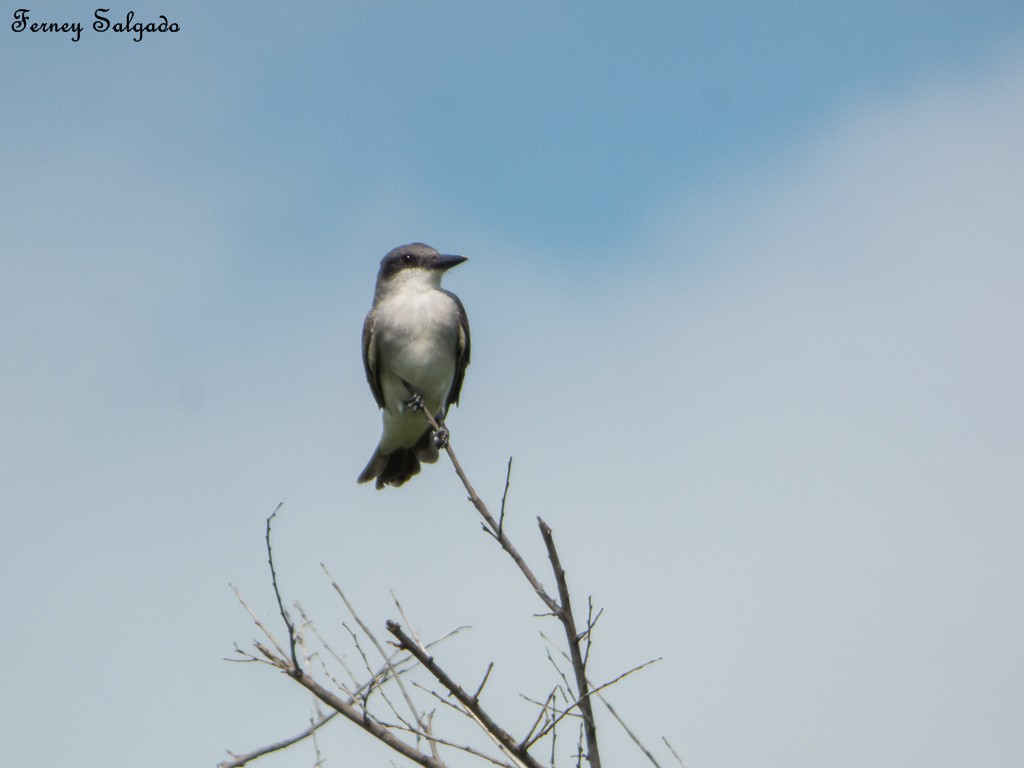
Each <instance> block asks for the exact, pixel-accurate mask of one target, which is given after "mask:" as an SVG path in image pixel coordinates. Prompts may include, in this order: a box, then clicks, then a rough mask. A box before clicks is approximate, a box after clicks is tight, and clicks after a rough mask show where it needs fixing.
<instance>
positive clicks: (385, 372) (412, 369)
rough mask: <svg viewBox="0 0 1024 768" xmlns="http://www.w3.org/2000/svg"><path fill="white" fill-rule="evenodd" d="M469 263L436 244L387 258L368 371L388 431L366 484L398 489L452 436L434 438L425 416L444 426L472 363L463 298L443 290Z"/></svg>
mask: <svg viewBox="0 0 1024 768" xmlns="http://www.w3.org/2000/svg"><path fill="white" fill-rule="evenodd" d="M464 261H466V257H465V256H445V255H443V254H440V253H438V252H437V251H436V250H434V249H433V248H431V247H430V246H429V245H424V244H423V243H412V244H410V245H400V246H398V247H397V248H394V249H393V250H391V251H389V252H388V254H387V255H386V256H385V257H384V258H383V259H381V262H380V271H379V272H378V273H377V287H376V289H375V290H374V293H373V307H371V309H370V312H369V314H367V316H366V322H365V323H363V366H364V367H365V368H366V380H367V381H368V382H369V383H370V391H371V392H373V396H374V398H375V399H376V400H377V405H378V406H379V407H380V408H381V409H383V414H382V417H383V421H384V431H383V433H382V434H381V437H380V443H379V444H378V445H377V448H376V449H375V450H374V452H373V456H372V457H371V458H370V461H369V463H368V464H367V465H366V469H364V470H363V471H362V472H361V473H360V475H359V482H360V483H366V482H369V481H370V480H373V479H376V480H377V489H378V490H379V489H381V488H383V487H384V486H385V485H394V486H398V485H401V484H402V483H404V482H406V481H407V480H408V479H409V478H411V477H412V476H413V475H415V474H417V473H419V471H420V462H427V463H432V462H435V461H437V457H438V448H439V445H443V444H444V443H443V441H444V440H445V439H446V438H447V434H446V433H445V432H444V430H443V429H442V435H437V436H435V435H434V434H432V430H431V429H430V426H429V425H428V424H427V422H426V419H424V417H423V414H422V413H419V408H421V407H422V408H426V409H427V410H428V412H429V413H431V414H433V415H434V417H435V418H436V419H437V422H438V424H439V425H440V426H442V428H443V426H444V424H443V420H444V417H445V416H446V415H447V413H448V407H449V406H450V405H451V404H452V403H456V404H458V402H459V392H460V390H461V389H462V379H463V377H464V376H465V373H466V366H467V365H469V320H468V319H467V317H466V310H465V308H464V307H463V306H462V302H461V301H459V297H458V296H456V295H455V294H454V293H451V292H450V291H446V290H444V289H443V288H442V287H441V276H442V275H443V274H444V273H445V271H447V270H449V269H451V268H452V267H454V266H456V265H457V264H461V263H462V262H464Z"/></svg>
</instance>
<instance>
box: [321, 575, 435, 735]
mask: <svg viewBox="0 0 1024 768" xmlns="http://www.w3.org/2000/svg"><path fill="white" fill-rule="evenodd" d="M320 567H321V568H323V571H324V573H325V574H327V578H328V579H330V580H331V586H332V587H334V591H335V592H337V593H338V595H339V596H340V597H341V599H342V601H343V602H344V603H345V607H346V608H348V612H349V613H350V614H352V618H354V619H355V620H356V623H358V624H359V628H360V629H362V630H363V632H364V633H365V634H366V636H367V637H368V638H370V642H372V643H373V645H374V647H375V648H376V649H377V652H378V653H379V654H380V655H381V658H382V659H384V663H385V664H387V665H388V668H389V669H390V670H391V675H392V677H394V678H395V682H396V683H397V684H398V689H399V690H400V691H401V692H402V696H403V697H404V698H405V703H406V705H407V706H408V707H409V711H410V712H412V717H413V719H414V720H415V721H416V724H417V725H418V726H419V730H421V731H422V730H424V727H423V721H422V720H421V719H420V712H419V710H418V709H416V705H414V704H413V703H412V697H411V696H409V692H408V691H407V690H406V689H405V684H404V683H403V682H402V678H400V677H399V676H398V675H397V674H396V673H395V670H394V668H393V667H392V666H391V657H390V655H389V654H388V653H387V652H386V651H385V650H384V646H382V645H381V644H380V641H379V640H377V637H376V635H374V634H373V632H372V631H371V630H370V628H369V627H368V626H366V623H365V622H364V621H363V620H362V619H361V618H360V617H359V614H358V613H356V610H355V608H353V607H352V603H350V602H349V600H348V598H347V597H345V593H344V592H342V591H341V587H340V586H338V582H336V581H335V580H334V577H333V576H331V573H330V571H328V570H327V566H326V565H324V564H323V563H320ZM395 714H396V715H397V714H398V713H397V712H396V713H395Z"/></svg>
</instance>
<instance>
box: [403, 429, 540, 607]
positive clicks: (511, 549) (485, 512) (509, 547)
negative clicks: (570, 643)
mask: <svg viewBox="0 0 1024 768" xmlns="http://www.w3.org/2000/svg"><path fill="white" fill-rule="evenodd" d="M422 413H423V416H424V417H425V418H426V420H427V423H428V424H430V426H431V428H432V429H433V430H434V431H435V432H438V431H440V429H441V427H440V425H439V424H438V423H437V419H435V418H434V417H433V416H431V415H430V413H429V412H428V411H427V410H426V409H423V411H422ZM444 449H445V451H446V452H447V453H448V458H449V459H451V462H452V466H453V467H454V468H455V474H457V475H458V476H459V480H461V481H462V485H463V486H465V488H466V492H467V493H469V500H470V502H471V503H472V504H473V506H474V507H476V511H477V512H479V513H480V516H481V517H482V518H483V519H484V522H485V523H486V527H487V528H488V529H489V530H490V532H491V533H492V534H493V535H494V537H495V539H497V541H498V543H499V544H501V547H502V549H504V550H505V551H506V552H507V553H508V554H509V557H511V558H512V560H513V562H515V564H516V565H517V566H519V570H520V571H522V572H523V575H524V576H525V577H526V580H527V581H528V582H530V586H531V587H533V591H534V592H536V593H537V596H538V597H540V599H541V600H542V601H543V602H544V605H546V606H547V607H548V610H549V611H551V612H552V613H557V611H558V603H556V602H555V600H554V598H553V597H551V595H549V594H548V593H547V591H545V589H544V586H543V585H542V584H541V583H540V580H539V579H538V578H537V577H536V576H534V574H533V571H532V570H530V566H528V565H527V564H526V561H525V560H523V556H522V555H520V554H519V550H517V549H516V548H515V545H513V544H512V542H511V541H509V538H508V536H506V535H505V531H504V530H502V529H501V528H500V527H499V525H498V522H497V521H496V520H495V519H494V516H493V515H492V514H491V512H490V510H489V509H487V505H486V504H484V502H483V501H482V500H481V498H480V497H479V496H478V495H477V492H476V491H475V490H474V489H473V485H472V484H471V483H470V482H469V478H468V477H466V473H465V472H463V471H462V465H461V464H459V459H458V457H457V456H456V455H455V451H454V450H452V444H451V441H450V440H449V441H448V442H447V443H446V444H445V446H444Z"/></svg>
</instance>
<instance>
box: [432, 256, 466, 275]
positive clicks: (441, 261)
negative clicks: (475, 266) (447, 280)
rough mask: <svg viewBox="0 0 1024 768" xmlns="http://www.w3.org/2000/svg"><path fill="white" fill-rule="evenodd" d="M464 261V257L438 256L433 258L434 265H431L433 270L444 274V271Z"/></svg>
mask: <svg viewBox="0 0 1024 768" xmlns="http://www.w3.org/2000/svg"><path fill="white" fill-rule="evenodd" d="M464 261H468V259H467V258H466V257H465V256H449V255H445V254H438V255H437V256H435V257H434V263H433V264H432V265H431V266H432V267H433V268H434V269H439V270H441V271H442V272H444V271H445V270H446V269H451V268H452V267H455V266H458V265H459V264H461V263H462V262H464Z"/></svg>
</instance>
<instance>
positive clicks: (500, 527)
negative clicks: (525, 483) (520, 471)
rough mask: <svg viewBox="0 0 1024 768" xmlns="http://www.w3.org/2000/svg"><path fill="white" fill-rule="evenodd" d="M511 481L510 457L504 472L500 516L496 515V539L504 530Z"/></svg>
mask: <svg viewBox="0 0 1024 768" xmlns="http://www.w3.org/2000/svg"><path fill="white" fill-rule="evenodd" d="M511 479H512V457H511V456H509V457H508V469H507V470H505V491H504V493H502V494H501V514H499V515H498V539H499V540H500V539H501V536H502V531H504V530H505V501H506V500H507V499H508V486H509V481H510V480H511Z"/></svg>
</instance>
